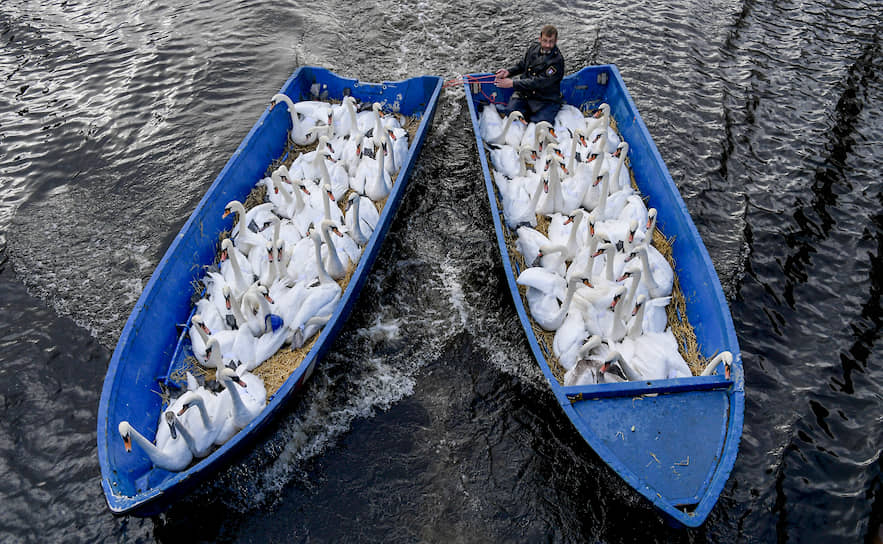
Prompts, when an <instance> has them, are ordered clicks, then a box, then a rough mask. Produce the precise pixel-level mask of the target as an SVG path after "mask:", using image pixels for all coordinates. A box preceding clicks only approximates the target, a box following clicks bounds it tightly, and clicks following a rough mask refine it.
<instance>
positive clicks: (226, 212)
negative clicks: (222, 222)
mask: <svg viewBox="0 0 883 544" xmlns="http://www.w3.org/2000/svg"><path fill="white" fill-rule="evenodd" d="M230 213H231V212H230V210H229V209H227V210H224V215H222V216H221V219H226V218H227V216H228V215H230Z"/></svg>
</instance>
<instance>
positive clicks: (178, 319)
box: [98, 66, 442, 516]
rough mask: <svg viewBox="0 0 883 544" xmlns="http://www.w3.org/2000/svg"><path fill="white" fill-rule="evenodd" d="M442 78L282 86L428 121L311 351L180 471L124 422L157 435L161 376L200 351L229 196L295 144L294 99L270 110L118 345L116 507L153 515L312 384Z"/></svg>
mask: <svg viewBox="0 0 883 544" xmlns="http://www.w3.org/2000/svg"><path fill="white" fill-rule="evenodd" d="M441 86H442V80H441V78H438V77H433V76H423V77H414V78H410V79H406V80H402V81H397V82H383V83H365V82H361V81H358V80H355V79H349V78H343V77H340V76H338V75H336V74H334V73H332V72H330V71H328V70H326V69H324V68H317V67H310V66H304V67H301V68H299V69H298V70H297V71H295V72H294V74H293V75H292V76H291V77H290V78H289V79H288V81H287V82H286V83H285V85H284V86H283V87H282V89H281V90H280V92H281V93H284V94H286V95H288V96H289V97H291V98H292V100H294V101H299V100H307V99H315V98H316V96H317V95H318V97H320V98H322V99H337V100H340V99H341V98H343V96H345V95H347V94H350V95H352V96H353V97H355V98H357V99H359V100H361V101H365V102H380V103H381V104H383V105H384V110H386V111H396V112H399V113H401V114H403V115H406V116H411V115H417V116H419V117H420V124H419V127H418V129H417V132H416V135H415V137H414V139H413V141H412V142H411V147H410V153H409V157H408V161H407V163H406V164H405V165H403V167H402V168H401V170H400V171H399V173H398V176H397V178H396V180H395V184H394V186H393V188H392V191H391V193H390V195H389V197H388V199H387V201H386V204H385V206H384V208H383V212H382V213H381V215H380V219H379V221H378V224H377V227H376V229H375V230H374V233H373V234H372V236H371V238H370V240H369V242H368V244H367V245H366V246H365V248H364V250H363V253H362V257H361V259H360V261H359V264H358V266H357V267H356V269H355V271H354V272H353V275H352V278H351V279H350V282H349V284H348V285H347V288H346V289H345V290H344V292H343V294H342V297H341V303H340V304H339V305H338V307H337V309H336V310H335V312H334V314H333V315H332V316H331V318H330V319H329V321H328V323H327V324H326V325H325V327H324V329H323V330H322V332H321V334H320V336H319V338H318V339H317V340H316V343H315V344H314V346H313V348H312V349H311V350H310V352H309V354H308V355H307V357H306V359H305V360H304V361H303V362H302V363H301V365H300V366H299V367H298V368H297V369H296V370H295V371H294V372H293V373H292V375H291V376H289V378H288V380H287V381H286V382H285V383H284V384H283V385H282V387H281V388H280V389H279V390H278V391H277V392H276V393H275V394H274V395H273V396H272V397H271V398H270V399H268V404H267V406H266V407H265V408H264V410H263V412H261V414H260V415H258V416H257V417H256V418H255V419H254V420H252V422H251V423H250V424H249V425H248V426H247V427H245V428H244V429H243V430H241V431H240V432H239V433H238V434H236V435H235V436H234V437H233V438H232V439H230V440H229V441H228V442H227V443H225V444H224V445H223V446H221V447H220V448H218V449H217V450H216V451H214V452H213V453H212V454H211V455H209V456H208V457H206V458H204V459H202V460H200V461H199V462H198V463H195V464H194V465H192V466H191V467H190V468H188V469H187V470H184V471H181V472H177V473H172V472H167V471H165V470H161V469H157V468H155V467H153V465H152V464H151V462H150V460H149V459H148V458H147V457H146V455H144V454H142V453H141V452H140V450H138V449H134V450H133V451H132V452H131V453H127V452H126V451H125V450H124V447H123V440H122V439H121V438H120V436H119V433H118V432H117V426H118V424H119V422H120V421H123V420H127V421H129V422H130V423H131V424H132V425H133V426H134V427H135V428H136V429H139V430H140V431H141V432H142V433H143V434H145V436H147V438H148V439H152V438H153V433H154V432H155V428H156V424H157V421H158V420H159V414H160V411H161V409H162V408H163V406H162V400H161V397H160V395H159V394H158V392H159V391H160V385H161V384H163V385H165V386H169V387H173V388H174V387H176V384H175V382H174V381H172V380H170V379H169V376H170V375H171V373H172V372H174V370H176V369H177V368H180V366H181V365H182V363H183V361H184V359H185V358H186V357H187V356H188V355H189V354H190V351H189V350H190V347H189V341H187V339H186V337H187V331H186V328H184V329H183V330H181V329H179V328H178V327H177V326H176V324H182V323H188V322H189V319H190V317H191V316H192V312H193V308H192V303H191V295H192V294H193V287H192V284H193V282H194V281H195V280H198V279H199V278H201V277H202V275H203V266H205V265H209V264H211V263H212V262H213V260H214V258H215V255H216V251H217V247H218V236H219V234H220V233H221V232H222V231H224V230H229V229H230V228H231V227H232V216H231V217H228V218H227V219H223V218H222V213H223V210H224V206H225V205H226V204H227V203H228V202H229V201H231V200H234V199H236V200H241V201H244V199H245V197H246V196H247V195H248V193H249V192H250V191H251V190H252V188H253V187H254V186H255V184H256V183H257V181H258V180H260V179H261V178H263V177H264V175H265V172H266V171H267V168H268V166H269V165H270V164H271V163H273V162H274V161H276V160H278V159H279V158H280V157H281V156H282V155H283V153H284V152H285V149H286V140H287V132H288V131H289V130H290V128H291V118H290V115H289V113H288V111H287V109H286V108H284V107H279V108H274V109H273V110H270V109H269V108H268V109H267V110H266V111H264V113H263V114H262V115H261V117H260V118H259V119H258V121H257V123H255V125H254V127H252V129H251V131H249V133H248V135H246V137H245V139H244V140H243V141H242V143H241V144H240V145H239V147H238V148H237V149H236V151H235V152H234V153H233V156H232V157H231V158H230V160H229V161H227V164H226V165H225V166H224V168H223V169H222V170H221V172H220V174H218V177H217V178H216V179H215V181H214V182H213V183H212V185H211V186H210V187H209V189H208V191H207V192H206V194H205V196H204V197H203V198H202V200H201V201H200V202H199V204H198V205H197V207H196V209H195V210H194V212H193V214H192V215H191V216H190V218H189V219H188V220H187V222H186V223H185V224H184V226H183V227H182V228H181V231H180V232H179V233H178V235H177V236H176V237H175V238H174V240H173V241H172V243H171V245H170V246H169V248H168V250H167V251H166V253H165V255H164V256H163V258H162V260H161V261H160V263H159V264H158V265H157V267H156V270H155V271H154V273H153V275H152V276H151V278H150V281H149V282H148V283H147V286H146V287H145V288H144V291H143V292H142V293H141V296H140V298H139V299H138V302H137V303H136V304H135V307H134V309H133V310H132V313H131V315H130V316H129V319H128V321H127V322H126V325H125V327H124V329H123V332H122V334H121V335H120V339H119V341H118V343H117V346H116V349H115V350H114V353H113V356H112V358H111V361H110V365H109V368H108V370H107V375H106V377H105V380H104V387H103V389H102V392H101V401H100V404H99V409H98V460H99V464H100V466H101V485H102V487H103V489H104V493H105V496H106V498H107V502H108V505H109V506H110V509H111V510H112V511H113V512H115V513H129V514H134V515H140V516H147V515H153V514H156V513H159V512H161V511H163V510H165V509H166V508H168V506H169V505H170V504H171V503H172V502H174V501H175V500H177V499H178V498H180V497H182V496H183V495H185V494H186V493H187V492H188V491H189V490H191V489H192V488H193V487H195V486H196V485H198V484H199V483H201V482H203V481H204V480H206V479H207V478H209V477H211V476H212V475H213V474H215V473H216V472H217V471H218V470H220V469H221V468H223V467H225V466H226V465H227V464H229V463H230V462H231V461H232V460H233V459H234V458H235V456H236V455H237V454H240V453H242V452H243V451H244V450H245V449H247V448H248V447H249V446H250V444H251V442H252V441H253V439H254V437H255V436H256V435H257V434H258V431H260V430H261V429H263V428H265V427H266V426H267V425H268V424H269V423H270V422H271V421H272V420H273V417H274V416H275V415H276V413H278V412H279V410H280V409H281V408H282V407H283V406H284V404H285V403H286V402H287V401H288V400H289V399H290V398H292V396H293V395H294V394H295V393H296V392H297V391H298V390H299V389H300V388H301V387H302V386H303V384H304V382H305V380H306V379H307V378H309V376H310V374H311V373H312V372H313V370H314V368H315V366H316V365H317V364H318V362H319V360H320V359H321V358H322V356H323V355H324V353H325V352H326V351H327V350H328V348H329V347H330V346H331V343H332V342H333V341H334V339H335V337H336V336H337V333H338V332H339V331H340V329H341V327H342V326H343V324H344V322H345V321H346V318H347V316H348V315H349V313H350V310H351V309H352V307H353V305H354V304H355V303H356V300H357V298H358V294H359V292H360V291H361V289H362V287H363V286H364V284H365V281H366V280H367V277H368V272H369V271H370V269H371V266H372V264H373V263H374V260H375V259H376V258H377V254H378V251H379V249H380V246H381V244H382V242H383V238H384V236H385V235H386V232H387V231H388V230H389V227H390V225H391V223H392V218H393V216H394V215H395V212H396V209H397V208H398V206H399V203H400V202H401V199H402V196H403V195H404V191H405V187H406V185H407V181H408V178H409V176H410V174H411V171H412V169H413V167H414V163H415V161H416V158H417V156H418V154H419V151H420V149H421V147H422V146H423V143H424V139H425V137H426V133H427V130H428V127H429V125H430V124H431V122H432V118H433V116H434V114H435V109H436V105H437V101H438V96H439V93H440V91H441ZM267 100H268V101H269V97H267Z"/></svg>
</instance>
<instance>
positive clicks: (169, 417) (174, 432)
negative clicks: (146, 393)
mask: <svg viewBox="0 0 883 544" xmlns="http://www.w3.org/2000/svg"><path fill="white" fill-rule="evenodd" d="M163 416H164V417H165V420H166V425H168V426H169V434H170V435H171V436H172V440H175V439H177V438H178V429H176V428H175V421H176V420H177V419H178V417H177V416H176V415H175V412H173V411H172V410H168V411H167V412H166V413H165V414H163Z"/></svg>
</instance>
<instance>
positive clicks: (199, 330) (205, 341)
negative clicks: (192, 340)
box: [191, 323, 210, 345]
mask: <svg viewBox="0 0 883 544" xmlns="http://www.w3.org/2000/svg"><path fill="white" fill-rule="evenodd" d="M202 325H203V324H202V323H200V324H196V323H193V324H192V325H191V326H192V327H194V328H195V329H196V332H197V334H199V337H200V338H202V343H203V344H205V345H208V341H209V338H210V336H209V334H208V333H207V332H205V331H204V330H202Z"/></svg>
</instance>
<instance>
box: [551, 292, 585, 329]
mask: <svg viewBox="0 0 883 544" xmlns="http://www.w3.org/2000/svg"><path fill="white" fill-rule="evenodd" d="M578 283H579V282H575V281H572V282H570V284H568V286H567V294H566V295H564V302H562V303H561V308H560V309H559V310H558V315H556V316H555V318H554V319H553V320H552V324H551V325H552V328H553V329H557V328H558V327H560V326H561V323H562V322H564V318H565V317H566V316H567V311H568V310H569V309H570V301H571V300H573V293H575V292H576V288H577V285H578Z"/></svg>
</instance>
